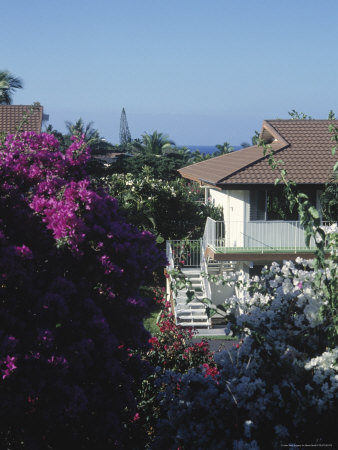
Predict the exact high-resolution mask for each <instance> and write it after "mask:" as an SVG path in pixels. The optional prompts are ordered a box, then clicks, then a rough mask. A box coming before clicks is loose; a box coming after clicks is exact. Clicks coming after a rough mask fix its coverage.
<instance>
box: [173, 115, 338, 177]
mask: <svg viewBox="0 0 338 450" xmlns="http://www.w3.org/2000/svg"><path fill="white" fill-rule="evenodd" d="M333 122H334V123H335V125H337V126H338V120H336V121H333ZM330 123H332V121H328V120H268V121H264V122H263V127H262V132H261V137H262V138H263V139H264V140H265V141H266V142H267V143H270V145H271V147H272V149H273V150H274V151H275V152H276V159H277V160H282V161H283V164H282V165H280V166H279V168H280V169H281V168H284V169H286V170H287V176H288V178H289V179H291V180H293V181H295V182H296V183H297V184H325V183H326V182H327V181H328V179H329V178H330V176H331V174H332V168H333V166H334V164H335V162H336V159H337V158H336V157H333V156H332V153H331V148H332V146H333V143H332V141H331V134H330V133H329V131H328V127H329V124H330ZM179 172H180V173H181V175H182V176H183V177H185V178H189V179H192V180H195V181H201V182H204V183H207V184H211V185H220V186H223V185H246V184H247V185H248V184H273V183H274V181H275V179H276V178H278V176H279V172H278V170H275V171H273V170H272V169H271V167H270V166H269V164H268V158H267V156H264V155H263V149H262V148H261V147H257V146H254V147H248V148H245V149H242V150H239V151H237V152H233V153H230V154H227V155H222V156H219V157H217V158H212V159H209V160H207V161H203V162H200V163H196V164H192V165H190V166H187V167H184V168H182V169H180V170H179Z"/></svg>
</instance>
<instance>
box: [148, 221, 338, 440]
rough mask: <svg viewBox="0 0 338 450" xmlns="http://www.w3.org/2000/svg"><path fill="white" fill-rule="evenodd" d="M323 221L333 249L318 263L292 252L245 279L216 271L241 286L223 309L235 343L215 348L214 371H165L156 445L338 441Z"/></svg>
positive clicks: (330, 283)
mask: <svg viewBox="0 0 338 450" xmlns="http://www.w3.org/2000/svg"><path fill="white" fill-rule="evenodd" d="M325 231H326V233H327V234H326V237H325V240H326V241H327V242H329V243H330V244H329V245H331V247H330V248H331V254H330V256H329V258H328V259H327V260H326V261H325V262H324V265H323V266H322V267H318V266H316V261H314V260H310V261H307V260H302V259H300V258H298V259H297V260H296V263H293V262H291V261H285V262H284V265H283V266H281V267H280V266H279V265H278V264H276V263H273V264H272V265H271V267H269V268H268V267H265V269H264V271H263V272H262V274H261V276H260V277H258V276H257V277H255V278H254V279H251V280H248V281H246V282H242V283H241V282H240V281H238V277H237V281H231V279H232V278H233V277H231V276H229V277H228V278H227V279H224V278H223V277H219V282H221V283H224V282H228V283H237V286H238V287H239V288H240V291H237V292H239V294H238V296H234V297H232V298H231V299H229V300H227V301H226V303H225V305H224V306H223V307H222V310H221V312H222V311H223V312H225V316H226V318H227V319H228V321H229V331H232V332H235V333H236V334H240V335H241V337H242V340H241V344H240V345H239V346H238V348H233V349H231V350H230V351H229V352H222V353H220V354H218V355H217V357H215V360H216V363H217V366H218V369H219V374H218V375H216V376H215V378H208V379H205V378H204V376H203V375H201V374H200V373H199V372H198V371H196V370H190V371H188V372H187V373H185V374H183V375H182V374H179V373H166V374H164V376H163V379H162V380H161V382H162V383H163V384H164V385H166V387H167V389H166V391H165V392H163V393H162V397H161V401H160V404H161V406H162V408H163V409H162V410H163V411H166V413H165V417H163V416H162V419H161V420H160V421H159V422H158V429H157V436H156V439H155V443H154V445H153V448H155V449H157V448H158V449H160V448H177V447H179V448H182V449H195V448H212V449H223V448H236V449H237V448H238V449H239V448H243V449H249V448H250V449H254V448H263V449H264V448H269V449H270V448H280V446H281V445H288V444H289V443H290V442H294V443H296V444H301V443H307V444H311V445H325V444H327V445H332V446H333V447H334V446H335V444H337V432H336V426H335V422H336V413H337V410H338V364H337V362H338V347H337V343H338V341H337V336H338V323H337V295H336V294H337V292H338V285H337V283H338V273H337V238H338V232H337V231H338V230H337V226H332V227H331V228H330V229H327V230H325ZM323 232H324V230H323ZM318 239H320V238H319V237H318ZM177 383H179V386H180V389H179V390H178V389H177Z"/></svg>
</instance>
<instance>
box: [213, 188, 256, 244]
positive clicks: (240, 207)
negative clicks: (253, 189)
mask: <svg viewBox="0 0 338 450" xmlns="http://www.w3.org/2000/svg"><path fill="white" fill-rule="evenodd" d="M210 200H211V201H212V203H214V204H215V205H216V206H221V207H222V208H223V216H224V222H225V227H226V239H225V246H228V247H230V246H231V247H233V246H235V247H242V246H243V223H244V222H245V221H246V220H248V219H247V216H248V211H249V207H248V205H249V201H250V200H249V191H247V190H224V191H217V190H216V189H210Z"/></svg>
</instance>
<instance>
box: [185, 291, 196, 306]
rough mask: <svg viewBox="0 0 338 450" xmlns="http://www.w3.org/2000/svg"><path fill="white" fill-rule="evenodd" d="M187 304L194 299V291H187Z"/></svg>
mask: <svg viewBox="0 0 338 450" xmlns="http://www.w3.org/2000/svg"><path fill="white" fill-rule="evenodd" d="M186 296H187V303H190V302H192V301H193V300H194V299H195V291H187V293H186Z"/></svg>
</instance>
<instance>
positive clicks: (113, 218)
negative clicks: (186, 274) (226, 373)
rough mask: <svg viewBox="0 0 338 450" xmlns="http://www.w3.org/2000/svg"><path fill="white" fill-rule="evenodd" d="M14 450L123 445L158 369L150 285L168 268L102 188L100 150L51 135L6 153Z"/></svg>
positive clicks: (1, 334)
mask: <svg viewBox="0 0 338 450" xmlns="http://www.w3.org/2000/svg"><path fill="white" fill-rule="evenodd" d="M0 156H1V157H0V178H1V188H0V246H1V256H0V274H1V294H2V296H1V306H0V370H1V373H2V379H1V380H0V381H1V382H0V399H1V405H2V408H1V413H0V415H1V417H0V440H1V443H2V446H3V448H29V449H41V448H50V449H59V448H65V447H69V448H71V447H72V446H73V448H79V449H93V448H100V449H106V448H123V446H124V443H125V442H126V440H127V439H128V437H127V436H126V433H125V429H126V428H125V423H126V422H129V420H131V418H132V417H133V415H134V413H135V406H136V405H135V398H134V395H133V388H134V387H133V386H134V383H136V382H137V380H139V379H140V378H142V377H144V376H145V374H146V373H148V372H145V370H146V368H145V366H144V363H143V362H142V361H141V360H140V358H138V357H137V356H131V354H130V352H129V351H128V350H127V348H132V349H137V348H140V347H141V346H144V345H147V340H148V337H149V334H148V333H147V332H146V331H145V330H144V328H143V325H142V320H143V318H144V316H145V315H146V313H147V300H146V299H142V298H141V297H140V295H139V293H138V292H139V286H140V285H141V284H142V283H144V282H146V281H147V280H148V279H150V277H151V274H152V271H153V270H154V269H156V268H157V267H158V266H159V265H161V264H162V265H164V264H165V260H164V256H163V255H161V254H160V253H159V251H158V250H157V248H156V247H155V242H154V239H153V237H152V236H151V235H150V233H147V232H144V231H143V232H140V231H138V230H137V229H136V228H134V227H133V226H131V225H128V224H126V223H125V222H124V221H123V219H122V218H121V216H120V213H119V210H118V208H117V202H116V200H115V199H113V198H112V197H110V196H109V195H107V194H105V193H104V192H94V191H93V190H92V189H91V188H90V182H89V180H88V179H87V177H86V173H85V164H86V161H87V160H88V158H89V154H88V151H87V149H86V147H85V145H84V143H83V140H82V139H81V138H74V139H73V143H72V145H71V146H70V147H69V148H68V149H67V150H66V152H65V153H64V154H63V153H61V152H60V150H59V144H58V142H57V140H56V139H55V138H54V137H53V136H52V135H48V134H41V135H37V134H35V133H30V132H25V133H22V134H21V135H10V136H8V137H7V139H6V141H5V142H4V143H3V144H2V145H1V148H0Z"/></svg>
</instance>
